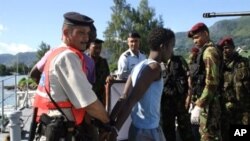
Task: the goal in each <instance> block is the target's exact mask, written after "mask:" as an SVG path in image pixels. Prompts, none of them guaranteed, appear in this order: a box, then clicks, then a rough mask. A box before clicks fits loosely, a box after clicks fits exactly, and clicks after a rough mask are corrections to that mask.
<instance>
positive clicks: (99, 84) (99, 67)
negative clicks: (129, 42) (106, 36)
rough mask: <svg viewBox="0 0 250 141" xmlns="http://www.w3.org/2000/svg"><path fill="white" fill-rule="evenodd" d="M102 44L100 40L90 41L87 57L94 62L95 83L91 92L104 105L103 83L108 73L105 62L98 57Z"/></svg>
mask: <svg viewBox="0 0 250 141" xmlns="http://www.w3.org/2000/svg"><path fill="white" fill-rule="evenodd" d="M103 42H104V41H103V40H100V39H96V40H95V41H92V42H91V43H90V46H89V53H88V55H89V56H90V57H91V58H92V59H93V60H94V61H95V76H96V82H95V83H94V85H93V90H94V91H95V93H96V94H97V97H98V98H99V100H100V101H101V102H103V104H105V95H104V94H105V93H104V92H105V81H106V78H107V76H109V73H110V71H109V66H108V62H107V60H106V59H105V58H103V57H101V56H100V53H101V51H102V43H103Z"/></svg>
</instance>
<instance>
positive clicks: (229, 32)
mask: <svg viewBox="0 0 250 141" xmlns="http://www.w3.org/2000/svg"><path fill="white" fill-rule="evenodd" d="M249 23H250V16H245V17H240V18H236V19H231V20H221V21H218V22H216V23H214V24H213V25H212V26H211V27H209V31H210V35H211V39H212V40H213V41H214V43H217V42H218V41H219V40H220V39H221V38H222V37H224V36H232V37H233V39H234V42H235V45H236V46H241V47H243V48H245V49H250V24H249ZM190 28H191V27H190ZM192 46H193V43H192V40H191V39H189V38H187V31H186V32H178V33H176V46H175V47H176V49H175V52H176V53H177V54H182V55H183V54H186V53H187V52H189V50H190V48H191V47H192Z"/></svg>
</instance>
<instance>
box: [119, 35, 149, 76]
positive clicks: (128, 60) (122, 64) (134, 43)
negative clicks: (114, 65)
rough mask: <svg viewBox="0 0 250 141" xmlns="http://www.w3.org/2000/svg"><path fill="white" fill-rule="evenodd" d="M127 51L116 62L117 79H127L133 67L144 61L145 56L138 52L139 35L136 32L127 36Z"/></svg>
mask: <svg viewBox="0 0 250 141" xmlns="http://www.w3.org/2000/svg"><path fill="white" fill-rule="evenodd" d="M127 41H128V47H129V49H128V50H127V51H125V52H123V53H122V54H121V56H120V58H119V60H118V71H117V76H118V78H119V79H127V78H128V76H129V74H130V72H131V70H132V69H133V67H134V66H135V65H136V64H138V63H139V62H141V61H142V60H144V59H146V56H145V55H144V54H142V53H141V52H140V50H139V47H140V35H139V34H138V33H137V32H131V33H129V35H128V39H127Z"/></svg>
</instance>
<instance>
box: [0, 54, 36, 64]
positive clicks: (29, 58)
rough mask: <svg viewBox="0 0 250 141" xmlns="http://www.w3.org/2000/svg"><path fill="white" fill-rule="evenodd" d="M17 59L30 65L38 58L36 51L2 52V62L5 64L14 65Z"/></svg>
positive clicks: (0, 62) (0, 56)
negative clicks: (14, 53) (12, 53)
mask: <svg viewBox="0 0 250 141" xmlns="http://www.w3.org/2000/svg"><path fill="white" fill-rule="evenodd" d="M17 60H18V62H19V63H24V64H26V65H27V66H28V67H30V66H32V65H33V63H34V61H35V60H36V52H25V53H18V54H16V55H11V54H0V64H3V65H5V66H13V65H14V64H15V63H16V62H17Z"/></svg>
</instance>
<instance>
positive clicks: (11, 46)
mask: <svg viewBox="0 0 250 141" xmlns="http://www.w3.org/2000/svg"><path fill="white" fill-rule="evenodd" d="M31 51H36V50H35V49H34V48H32V47H30V46H29V45H26V44H21V43H3V42H0V54H5V53H8V54H13V55H15V54H17V53H19V52H31Z"/></svg>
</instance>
